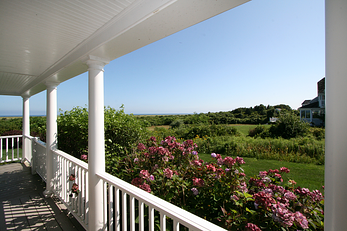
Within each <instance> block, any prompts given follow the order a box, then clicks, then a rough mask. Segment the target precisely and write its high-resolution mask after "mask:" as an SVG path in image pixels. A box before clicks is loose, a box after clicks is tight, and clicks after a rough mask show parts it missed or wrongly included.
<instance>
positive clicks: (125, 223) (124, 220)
mask: <svg viewBox="0 0 347 231" xmlns="http://www.w3.org/2000/svg"><path fill="white" fill-rule="evenodd" d="M122 193H123V196H122V199H123V201H122V202H123V203H122V217H123V230H127V229H128V228H127V219H128V216H127V194H126V192H122Z"/></svg>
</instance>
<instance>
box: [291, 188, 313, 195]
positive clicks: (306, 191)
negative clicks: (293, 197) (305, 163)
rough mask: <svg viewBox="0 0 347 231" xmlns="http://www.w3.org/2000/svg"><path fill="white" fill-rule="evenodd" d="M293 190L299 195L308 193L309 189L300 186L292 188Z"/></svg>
mask: <svg viewBox="0 0 347 231" xmlns="http://www.w3.org/2000/svg"><path fill="white" fill-rule="evenodd" d="M294 192H295V193H298V194H300V195H301V196H305V195H307V194H310V190H309V189H308V188H301V187H297V188H296V189H294Z"/></svg>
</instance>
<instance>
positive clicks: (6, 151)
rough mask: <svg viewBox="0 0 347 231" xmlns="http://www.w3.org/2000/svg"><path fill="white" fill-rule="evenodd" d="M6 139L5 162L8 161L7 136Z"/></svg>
mask: <svg viewBox="0 0 347 231" xmlns="http://www.w3.org/2000/svg"><path fill="white" fill-rule="evenodd" d="M5 139H6V162H7V161H8V138H5Z"/></svg>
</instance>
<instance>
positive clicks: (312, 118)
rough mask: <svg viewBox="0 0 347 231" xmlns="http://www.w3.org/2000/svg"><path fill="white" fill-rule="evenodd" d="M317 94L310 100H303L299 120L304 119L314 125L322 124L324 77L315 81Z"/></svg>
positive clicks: (323, 123)
mask: <svg viewBox="0 0 347 231" xmlns="http://www.w3.org/2000/svg"><path fill="white" fill-rule="evenodd" d="M317 90H318V96H317V97H316V98H314V99H312V100H305V101H304V102H303V103H302V104H301V107H300V108H298V110H299V111H300V118H301V120H305V121H307V122H308V123H310V124H312V125H314V126H324V125H325V122H324V118H325V77H324V78H323V79H321V80H319V81H318V83H317Z"/></svg>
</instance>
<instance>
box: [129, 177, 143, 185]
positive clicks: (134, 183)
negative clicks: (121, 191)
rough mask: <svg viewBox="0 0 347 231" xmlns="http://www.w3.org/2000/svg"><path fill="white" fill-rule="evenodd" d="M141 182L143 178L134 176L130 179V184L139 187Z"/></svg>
mask: <svg viewBox="0 0 347 231" xmlns="http://www.w3.org/2000/svg"><path fill="white" fill-rule="evenodd" d="M142 183H143V179H141V178H139V177H136V178H134V179H133V180H132V181H131V184H132V185H135V186H137V187H139V186H140V185H141V184H142Z"/></svg>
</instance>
